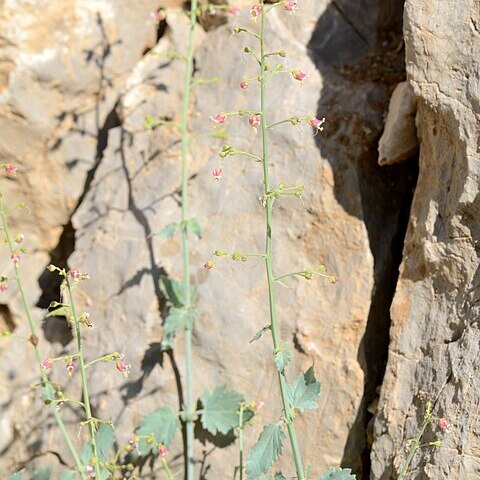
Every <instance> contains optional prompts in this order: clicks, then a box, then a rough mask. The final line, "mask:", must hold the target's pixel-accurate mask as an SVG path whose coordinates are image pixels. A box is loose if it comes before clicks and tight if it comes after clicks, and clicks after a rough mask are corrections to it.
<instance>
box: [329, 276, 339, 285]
mask: <svg viewBox="0 0 480 480" xmlns="http://www.w3.org/2000/svg"><path fill="white" fill-rule="evenodd" d="M328 280H329V281H330V283H338V277H336V276H335V275H332V276H330V277H328Z"/></svg>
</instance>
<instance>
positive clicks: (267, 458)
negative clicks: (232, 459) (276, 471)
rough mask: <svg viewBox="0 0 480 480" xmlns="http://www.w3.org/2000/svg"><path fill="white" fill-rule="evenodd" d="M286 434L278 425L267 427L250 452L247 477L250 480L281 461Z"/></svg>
mask: <svg viewBox="0 0 480 480" xmlns="http://www.w3.org/2000/svg"><path fill="white" fill-rule="evenodd" d="M285 438H286V436H285V433H284V432H283V430H282V426H281V425H280V424H278V423H276V424H269V425H266V426H265V428H264V429H263V431H262V433H261V434H260V437H259V438H258V441H257V443H256V444H255V445H254V446H253V447H252V448H251V449H250V451H249V452H248V459H247V475H248V478H249V480H253V479H256V478H257V477H258V476H259V475H261V474H262V473H266V472H267V471H268V469H269V468H270V467H271V466H272V465H273V464H274V463H275V462H276V461H277V460H278V459H279V457H280V455H281V454H282V450H283V442H284V441H285Z"/></svg>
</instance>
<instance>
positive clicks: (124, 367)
mask: <svg viewBox="0 0 480 480" xmlns="http://www.w3.org/2000/svg"><path fill="white" fill-rule="evenodd" d="M130 368H131V365H129V364H128V363H125V362H118V363H117V370H118V371H119V372H120V373H123V375H124V376H125V377H128V374H129V373H130Z"/></svg>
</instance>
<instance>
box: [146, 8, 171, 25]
mask: <svg viewBox="0 0 480 480" xmlns="http://www.w3.org/2000/svg"><path fill="white" fill-rule="evenodd" d="M150 16H151V17H152V18H153V20H155V21H156V22H159V23H160V22H163V20H165V19H166V18H167V14H166V12H165V10H163V9H161V10H158V11H157V12H151V13H150Z"/></svg>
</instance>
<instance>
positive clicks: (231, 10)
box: [228, 7, 240, 15]
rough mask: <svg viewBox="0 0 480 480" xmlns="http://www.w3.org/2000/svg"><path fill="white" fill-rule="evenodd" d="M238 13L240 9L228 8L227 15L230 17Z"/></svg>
mask: <svg viewBox="0 0 480 480" xmlns="http://www.w3.org/2000/svg"><path fill="white" fill-rule="evenodd" d="M238 12H240V8H239V7H230V8H229V9H228V13H229V14H230V15H238Z"/></svg>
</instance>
